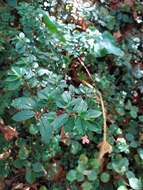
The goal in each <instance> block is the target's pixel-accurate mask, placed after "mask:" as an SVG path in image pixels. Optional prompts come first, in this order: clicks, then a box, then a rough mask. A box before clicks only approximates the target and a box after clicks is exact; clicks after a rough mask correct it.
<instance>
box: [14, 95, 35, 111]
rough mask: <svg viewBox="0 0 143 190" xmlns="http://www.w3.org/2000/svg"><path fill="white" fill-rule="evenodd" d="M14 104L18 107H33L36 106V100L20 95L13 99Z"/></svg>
mask: <svg viewBox="0 0 143 190" xmlns="http://www.w3.org/2000/svg"><path fill="white" fill-rule="evenodd" d="M12 106H13V107H14V108H16V109H24V110H25V109H32V108H34V106H35V101H34V100H33V99H32V98H30V97H20V98H17V99H15V100H13V102H12Z"/></svg>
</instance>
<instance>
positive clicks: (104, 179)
mask: <svg viewBox="0 0 143 190" xmlns="http://www.w3.org/2000/svg"><path fill="white" fill-rule="evenodd" d="M100 179H101V181H102V182H103V183H107V182H108V181H109V180H110V175H109V173H107V172H103V173H102V174H101V176H100Z"/></svg>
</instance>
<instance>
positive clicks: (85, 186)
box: [82, 182, 93, 190]
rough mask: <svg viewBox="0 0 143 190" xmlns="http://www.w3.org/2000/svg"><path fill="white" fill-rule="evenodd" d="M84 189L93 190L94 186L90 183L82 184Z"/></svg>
mask: <svg viewBox="0 0 143 190" xmlns="http://www.w3.org/2000/svg"><path fill="white" fill-rule="evenodd" d="M82 188H83V190H92V189H93V187H92V184H91V183H89V182H84V183H83V184H82Z"/></svg>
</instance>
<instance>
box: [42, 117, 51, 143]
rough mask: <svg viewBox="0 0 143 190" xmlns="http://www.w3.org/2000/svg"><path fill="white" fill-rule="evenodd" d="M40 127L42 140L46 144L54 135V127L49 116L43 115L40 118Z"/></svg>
mask: <svg viewBox="0 0 143 190" xmlns="http://www.w3.org/2000/svg"><path fill="white" fill-rule="evenodd" d="M39 129H40V134H41V137H42V141H43V142H44V143H45V144H48V143H49V142H50V140H51V137H52V132H53V127H52V125H51V124H50V122H49V121H48V118H47V117H46V116H43V117H42V118H41V119H40V128H39Z"/></svg>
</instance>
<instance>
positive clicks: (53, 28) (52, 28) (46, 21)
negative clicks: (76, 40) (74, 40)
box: [43, 14, 65, 42]
mask: <svg viewBox="0 0 143 190" xmlns="http://www.w3.org/2000/svg"><path fill="white" fill-rule="evenodd" d="M43 22H44V24H45V25H46V27H47V28H48V30H49V31H50V32H51V33H52V34H56V35H57V36H58V37H59V38H60V40H61V41H63V42H65V38H64V36H63V35H62V34H61V32H60V31H59V29H58V27H57V25H56V24H55V23H54V22H52V21H51V19H50V17H49V16H48V15H47V14H44V16H43Z"/></svg>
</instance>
